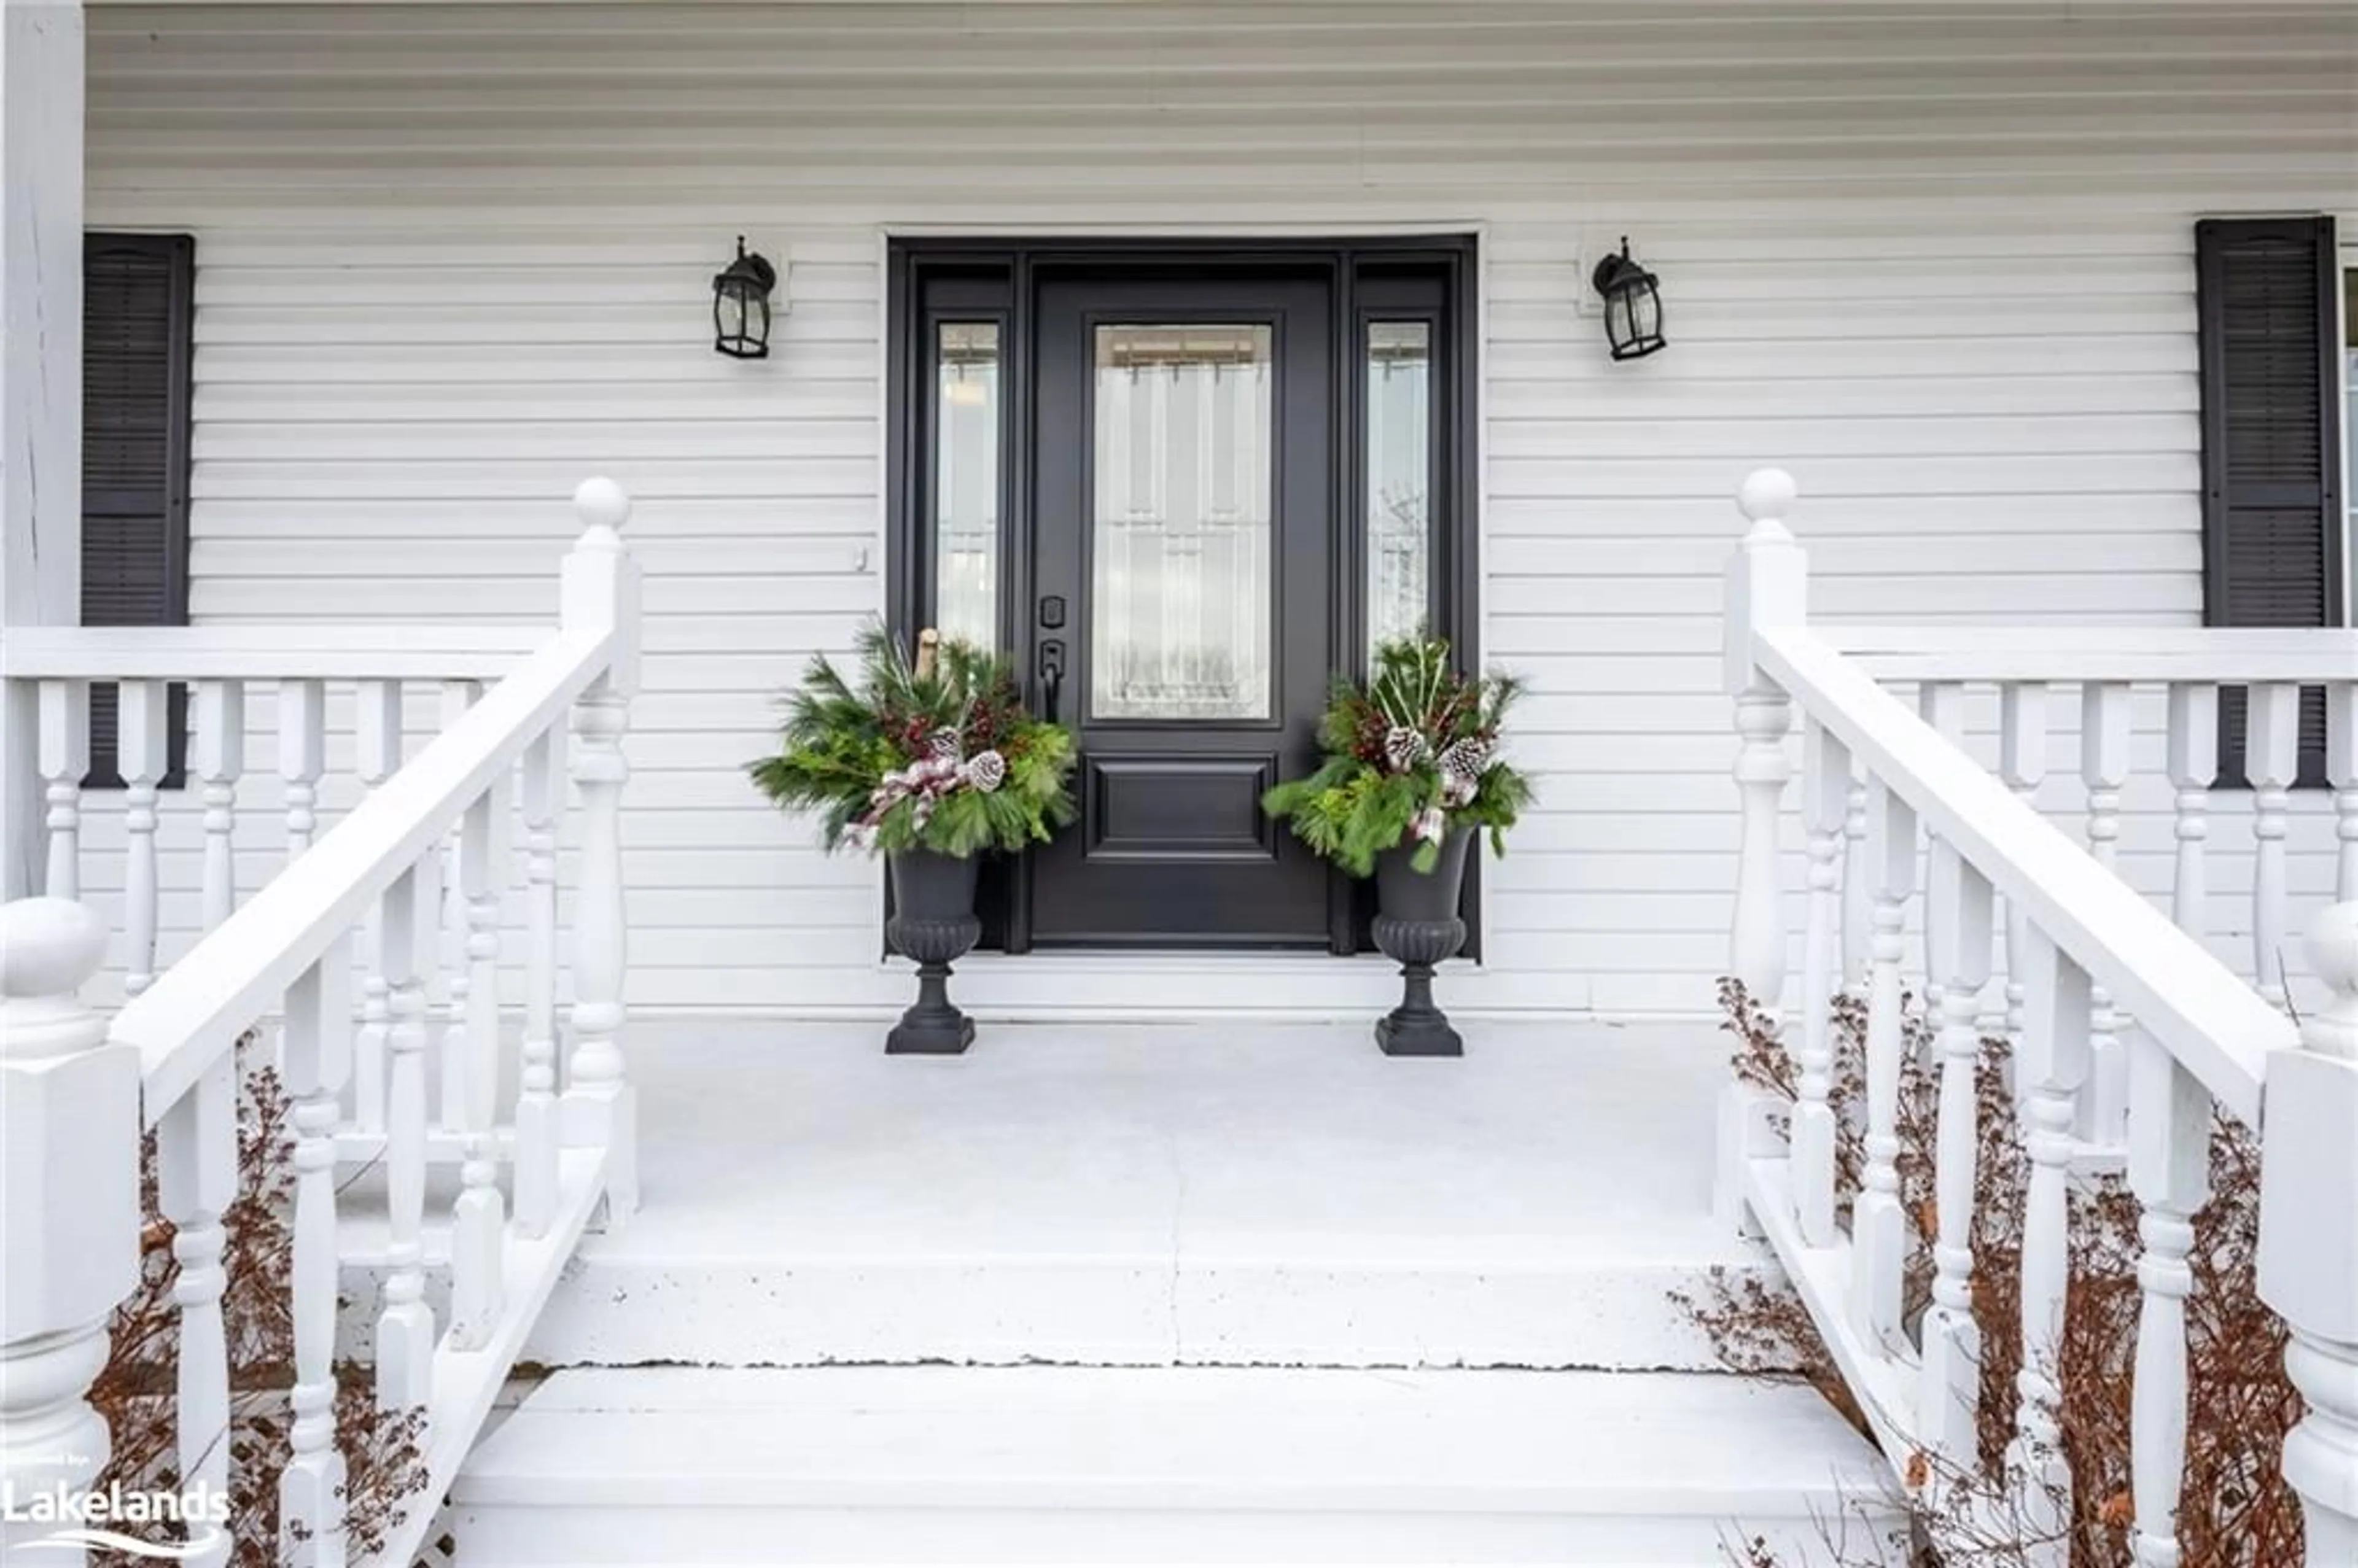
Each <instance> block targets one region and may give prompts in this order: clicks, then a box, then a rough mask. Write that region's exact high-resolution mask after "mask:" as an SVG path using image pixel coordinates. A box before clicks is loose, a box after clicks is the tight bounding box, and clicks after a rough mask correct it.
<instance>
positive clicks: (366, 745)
mask: <svg viewBox="0 0 2358 1568" xmlns="http://www.w3.org/2000/svg"><path fill="white" fill-rule="evenodd" d="M358 701H359V707H358V710H357V712H356V713H355V715H354V719H353V723H354V729H355V731H356V733H355V734H354V736H353V740H354V743H355V745H356V748H357V750H358V752H359V758H358V761H359V764H360V768H359V771H360V779H361V783H362V784H363V785H365V786H366V787H367V788H368V790H369V793H370V794H372V795H373V794H374V793H376V791H377V789H378V788H379V786H381V785H382V784H384V781H385V780H387V779H389V778H391V777H393V775H394V774H395V773H396V772H398V771H399V770H400V767H401V683H400V682H399V681H397V680H364V681H362V682H361V683H360V691H359V694H358ZM369 920H370V926H369V966H368V974H367V978H366V979H363V980H362V983H361V1033H360V1041H359V1044H358V1045H357V1046H356V1047H355V1049H354V1051H353V1060H352V1121H353V1123H354V1125H356V1126H357V1127H359V1128H360V1130H362V1131H363V1132H382V1131H384V1093H385V1085H384V1076H385V1050H386V1045H385V1040H386V1033H387V1031H388V1028H389V1026H390V1022H391V1017H392V1015H391V1013H390V1012H389V1011H388V1010H387V1007H386V997H387V988H386V985H385V979H384V942H385V927H384V904H383V903H379V904H378V905H377V907H376V908H375V909H373V910H372V911H371V912H370V915H369Z"/></svg>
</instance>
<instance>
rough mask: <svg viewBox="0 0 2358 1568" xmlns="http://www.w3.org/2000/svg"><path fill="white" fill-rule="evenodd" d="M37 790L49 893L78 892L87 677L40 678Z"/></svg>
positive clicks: (70, 895) (87, 738)
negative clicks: (43, 811)
mask: <svg viewBox="0 0 2358 1568" xmlns="http://www.w3.org/2000/svg"><path fill="white" fill-rule="evenodd" d="M38 703H39V708H40V744H39V751H40V756H39V758H38V762H39V764H40V770H41V782H42V786H43V788H42V793H43V794H44V795H45V796H46V797H47V798H48V801H49V815H48V816H47V818H46V819H45V820H44V823H43V826H44V827H47V828H48V829H49V857H48V860H47V871H46V874H45V875H44V877H43V879H42V881H41V891H42V892H44V893H46V894H47V895H48V896H49V897H50V898H66V899H76V898H80V897H81V781H82V775H83V774H85V773H89V772H90V683H89V682H87V681H78V680H45V681H43V682H42V683H41V687H40V697H39V698H38Z"/></svg>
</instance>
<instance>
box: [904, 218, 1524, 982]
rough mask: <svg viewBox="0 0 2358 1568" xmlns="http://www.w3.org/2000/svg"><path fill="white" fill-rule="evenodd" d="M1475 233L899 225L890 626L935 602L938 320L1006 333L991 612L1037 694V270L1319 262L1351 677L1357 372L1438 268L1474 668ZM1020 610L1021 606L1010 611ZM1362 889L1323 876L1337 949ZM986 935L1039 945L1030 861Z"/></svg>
mask: <svg viewBox="0 0 2358 1568" xmlns="http://www.w3.org/2000/svg"><path fill="white" fill-rule="evenodd" d="M1304 268H1316V269H1321V270H1324V271H1325V272H1326V273H1327V274H1328V275H1329V276H1331V277H1332V278H1333V280H1334V299H1335V318H1334V328H1335V330H1334V331H1333V333H1332V334H1331V336H1332V340H1333V342H1332V350H1331V351H1332V353H1333V356H1334V384H1335V385H1336V387H1337V388H1338V389H1339V390H1340V396H1339V398H1338V401H1337V406H1336V434H1337V438H1336V441H1335V442H1334V459H1333V461H1334V467H1335V471H1334V472H1333V474H1332V475H1331V476H1330V477H1331V493H1332V494H1333V495H1334V497H1335V505H1334V509H1333V512H1332V514H1331V516H1330V518H1329V523H1328V527H1329V538H1328V548H1329V559H1330V560H1331V561H1332V562H1334V563H1335V569H1334V571H1333V572H1332V574H1331V576H1330V579H1329V582H1328V585H1327V591H1328V592H1329V594H1330V595H1332V596H1333V597H1332V600H1331V604H1330V618H1329V635H1330V637H1331V639H1332V648H1331V650H1330V653H1331V654H1332V659H1331V663H1332V665H1333V667H1336V668H1338V669H1349V670H1352V671H1355V672H1356V671H1357V670H1358V669H1360V667H1361V665H1362V664H1363V662H1364V652H1363V650H1364V647H1365V643H1366V635H1367V633H1366V618H1365V611H1366V597H1367V596H1366V587H1365V585H1366V580H1367V557H1366V555H1365V552H1364V549H1363V538H1364V534H1365V530H1364V528H1363V527H1362V526H1361V520H1362V519H1363V518H1364V517H1365V515H1366V494H1365V492H1366V465H1365V461H1364V457H1365V448H1364V444H1363V443H1364V440H1365V432H1366V403H1365V396H1364V387H1365V372H1364V364H1363V355H1362V353H1361V337H1362V332H1363V330H1364V327H1365V325H1366V322H1367V320H1368V319H1369V316H1370V314H1371V313H1373V314H1376V315H1379V316H1381V317H1382V318H1383V319H1400V318H1401V317H1402V316H1408V317H1415V316H1418V315H1421V314H1422V312H1418V311H1405V312H1403V311H1399V310H1388V309H1386V308H1384V307H1383V303H1382V302H1383V299H1384V295H1385V290H1384V287H1383V282H1384V280H1385V279H1386V278H1388V277H1389V278H1400V277H1402V276H1430V277H1437V278H1438V279H1439V280H1440V282H1441V286H1442V296H1441V297H1442V305H1441V308H1440V309H1439V310H1438V312H1437V313H1435V314H1434V318H1433V325H1434V327H1435V328H1436V337H1435V352H1434V355H1433V365H1434V369H1435V373H1436V381H1435V385H1434V388H1433V394H1434V395H1433V403H1434V406H1435V407H1436V408H1437V409H1438V410H1439V416H1438V417H1436V418H1435V419H1434V421H1433V441H1434V446H1435V451H1434V452H1433V470H1432V471H1433V473H1434V474H1436V475H1437V476H1439V482H1437V483H1436V484H1435V485H1434V487H1433V513H1434V519H1433V528H1434V532H1435V535H1436V537H1435V539H1434V542H1433V543H1434V547H1433V563H1432V570H1433V579H1434V594H1433V602H1434V606H1435V610H1436V622H1435V630H1436V631H1438V632H1439V633H1441V634H1443V635H1444V636H1446V637H1448V638H1449V639H1450V641H1451V643H1453V645H1454V646H1455V649H1456V653H1457V657H1458V660H1459V663H1460V664H1461V665H1463V666H1464V667H1465V668H1466V669H1469V670H1470V669H1475V668H1478V667H1479V665H1480V661H1481V653H1482V650H1481V645H1480V630H1481V606H1480V600H1479V584H1480V571H1479V538H1480V532H1481V529H1480V516H1479V504H1480V485H1479V476H1478V475H1477V473H1476V468H1475V464H1476V456H1477V453H1478V451H1479V444H1478V426H1477V396H1476V390H1477V389H1476V366H1477V344H1478V321H1479V318H1478V311H1477V302H1476V298H1475V292H1476V291H1475V280H1476V276H1477V275H1476V237H1475V236H1474V235H1471V234H1444V235H1422V234H1420V235H1382V236H1373V237H1366V238H1357V237H1353V238H1319V239H1287V238H1267V239H1198V238H1170V237H1152V238H1149V237H1127V238H1121V237H1117V238H1105V239H1098V238H1069V237H1051V238H1038V239H1023V238H1011V237H968V236H956V237H934V236H894V237H892V239H891V240H890V241H889V242H888V245H887V251H886V268H885V272H886V279H885V289H886V294H885V300H886V315H887V320H888V325H889V331H890V339H889V342H888V351H887V356H886V370H885V397H886V409H887V420H886V433H885V461H886V475H885V488H886V497H885V502H886V518H887V529H886V538H885V623H886V625H887V626H889V627H890V628H891V629H892V631H893V633H895V634H896V635H899V636H903V637H907V636H909V635H911V634H913V633H914V631H915V629H916V625H917V610H916V607H917V606H919V605H923V604H928V603H931V602H932V600H933V592H932V589H933V583H932V580H931V578H932V570H933V564H932V561H931V559H930V557H929V552H928V551H927V550H926V549H925V535H926V532H927V514H928V512H929V509H930V503H931V499H932V494H931V492H932V469H933V462H932V459H933V449H934V441H935V429H934V426H933V420H934V413H935V408H934V405H935V398H934V396H933V392H932V385H931V379H932V378H931V373H930V372H931V363H932V357H931V356H932V344H933V341H934V337H935V331H936V327H937V326H938V324H940V323H942V322H945V321H991V322H995V323H996V324H997V325H998V328H999V341H1000V352H1001V386H1002V387H1004V388H1006V389H1007V395H1004V396H1002V397H1001V407H1000V411H999V413H1000V464H999V485H1000V497H999V502H1000V528H1001V541H1000V543H1001V549H1000V562H999V583H998V594H997V600H996V602H997V605H998V610H999V622H1000V624H999V634H1000V639H1001V646H1003V647H1006V648H1009V649H1011V650H1012V651H1013V652H1014V654H1015V655H1016V657H1017V660H1018V662H1019V667H1020V668H1021V669H1022V672H1023V674H1024V679H1025V683H1026V695H1027V696H1028V697H1031V698H1032V699H1033V701H1035V702H1036V701H1037V700H1038V697H1039V694H1038V693H1037V692H1034V691H1032V690H1031V689H1030V688H1031V687H1032V686H1033V684H1035V683H1034V679H1033V640H1034V637H1035V634H1036V633H1035V629H1034V622H1033V616H1032V615H1031V614H1030V613H1029V611H1030V608H1031V606H1030V600H1029V596H1028V594H1027V593H1026V592H1025V589H1026V585H1028V584H1029V583H1030V582H1031V580H1032V577H1033V563H1032V560H1031V549H1032V540H1033V516H1032V495H1033V472H1032V462H1031V452H1030V449H1031V446H1032V440H1031V434H1032V431H1033V425H1034V420H1035V416H1036V410H1035V407H1034V403H1033V392H1034V385H1035V376H1034V373H1033V364H1032V354H1033V345H1032V338H1033V328H1034V322H1033V301H1034V299H1035V298H1036V297H1037V286H1038V279H1039V276H1040V275H1041V274H1042V273H1043V272H1044V271H1081V272H1089V273H1096V274H1101V275H1104V276H1136V275H1139V274H1152V273H1155V272H1158V271H1159V272H1164V273H1180V274H1186V275H1203V274H1206V273H1210V274H1220V273H1250V272H1252V271H1254V270H1258V269H1272V270H1296V271H1298V270H1301V269H1304ZM1019 604H1020V606H1021V608H1022V611H1025V612H1024V613H1022V614H1021V615H1020V616H1019V615H1018V614H1017V610H1018V607H1019ZM1478 861H1479V858H1478V857H1476V859H1475V860H1474V861H1473V862H1469V864H1468V866H1467V870H1466V896H1465V902H1464V905H1463V908H1462V913H1463V914H1464V916H1465V919H1466V946H1465V948H1464V952H1465V955H1466V957H1473V958H1478V957H1480V956H1481V935H1482V934H1481V923H1480V920H1479V911H1480V868H1479V863H1478ZM1369 899H1370V894H1369V892H1368V887H1367V886H1366V884H1362V883H1357V882H1354V881H1352V880H1351V879H1349V878H1347V877H1345V876H1343V875H1342V874H1341V873H1340V872H1334V873H1332V874H1331V875H1330V879H1329V889H1328V901H1327V907H1328V935H1329V946H1330V948H1331V950H1332V951H1334V952H1336V953H1338V954H1348V953H1352V952H1355V951H1357V949H1358V948H1359V946H1362V941H1361V935H1360V934H1361V933H1363V932H1364V931H1365V929H1366V922H1367V918H1368V913H1369V910H1368V904H1369ZM979 902H980V905H981V908H980V913H981V914H982V916H983V922H984V935H983V943H984V946H1000V947H1003V948H1004V949H1005V950H1006V951H1008V952H1011V953H1022V952H1028V951H1029V950H1030V948H1031V929H1030V927H1031V907H1030V887H1029V875H1028V867H1027V865H1026V863H1025V862H1024V860H1022V859H1021V858H1019V859H1017V860H1015V861H1014V862H1013V863H1012V864H1011V865H1007V866H1001V867H989V868H986V874H985V878H984V882H983V888H982V891H981V893H980V895H979Z"/></svg>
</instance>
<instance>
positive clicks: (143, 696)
mask: <svg viewBox="0 0 2358 1568" xmlns="http://www.w3.org/2000/svg"><path fill="white" fill-rule="evenodd" d="M170 696H171V688H170V687H168V686H167V685H165V683H163V682H162V681H159V680H127V681H124V683H123V684H122V686H121V687H118V688H117V695H116V697H115V701H114V724H115V730H114V759H115V771H116V772H117V773H121V774H122V775H123V785H124V788H123V828H124V834H125V836H126V843H125V848H126V849H127V850H128V854H127V856H126V858H125V860H124V868H123V948H124V951H123V989H124V994H125V995H127V996H137V995H138V994H139V993H140V992H141V991H144V990H146V989H147V988H148V987H149V986H151V985H153V984H155V983H156V934H157V899H158V896H159V894H160V892H161V888H160V884H159V882H158V880H157V873H156V790H157V785H158V784H161V783H162V782H163V779H164V769H165V762H166V760H167V759H166V756H165V743H166V738H167V734H168V731H167V730H166V729H165V723H164V719H165V713H166V709H167V706H168V702H169V700H170Z"/></svg>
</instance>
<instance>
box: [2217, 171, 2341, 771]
mask: <svg viewBox="0 0 2358 1568" xmlns="http://www.w3.org/2000/svg"><path fill="white" fill-rule="evenodd" d="M2194 254H2195V263H2196V299H2197V302H2198V307H2199V310H2200V315H2201V341H2202V563H2203V584H2202V586H2203V601H2202V607H2203V620H2204V622H2206V623H2207V624H2209V625H2212V626H2333V625H2338V624H2340V623H2341V619H2342V561H2341V544H2340V541H2341V532H2342V528H2341V524H2342V496H2341V489H2342V431H2341V419H2340V413H2341V409H2340V406H2339V391H2338V388H2339V385H2340V379H2341V378H2340V374H2339V369H2340V364H2339V362H2340V359H2341V343H2340V341H2339V334H2338V332H2337V331H2336V330H2335V328H2336V323H2337V319H2338V314H2337V309H2336V307H2337V302H2338V301H2337V297H2338V295H2339V293H2340V276H2339V267H2338V265H2337V258H2336V256H2335V253H2334V237H2333V221H2332V220H2331V219H2330V218H2221V219H2212V220H2208V221H2206V222H2201V223H2198V224H2196V225H2195V229H2194ZM2244 706H2245V705H2244V694H2243V692H2242V691H2240V690H2231V691H2228V692H2226V693H2223V694H2222V697H2221V702H2220V712H2219V746H2220V759H2219V766H2220V780H2221V782H2222V783H2223V784H2243V783H2244ZM2300 782H2301V783H2302V784H2305V785H2321V784H2324V782H2325V703H2324V694H2323V693H2321V692H2319V691H2313V690H2312V691H2309V692H2307V693H2305V694H2304V695H2303V697H2302V699H2301V708H2300Z"/></svg>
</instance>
